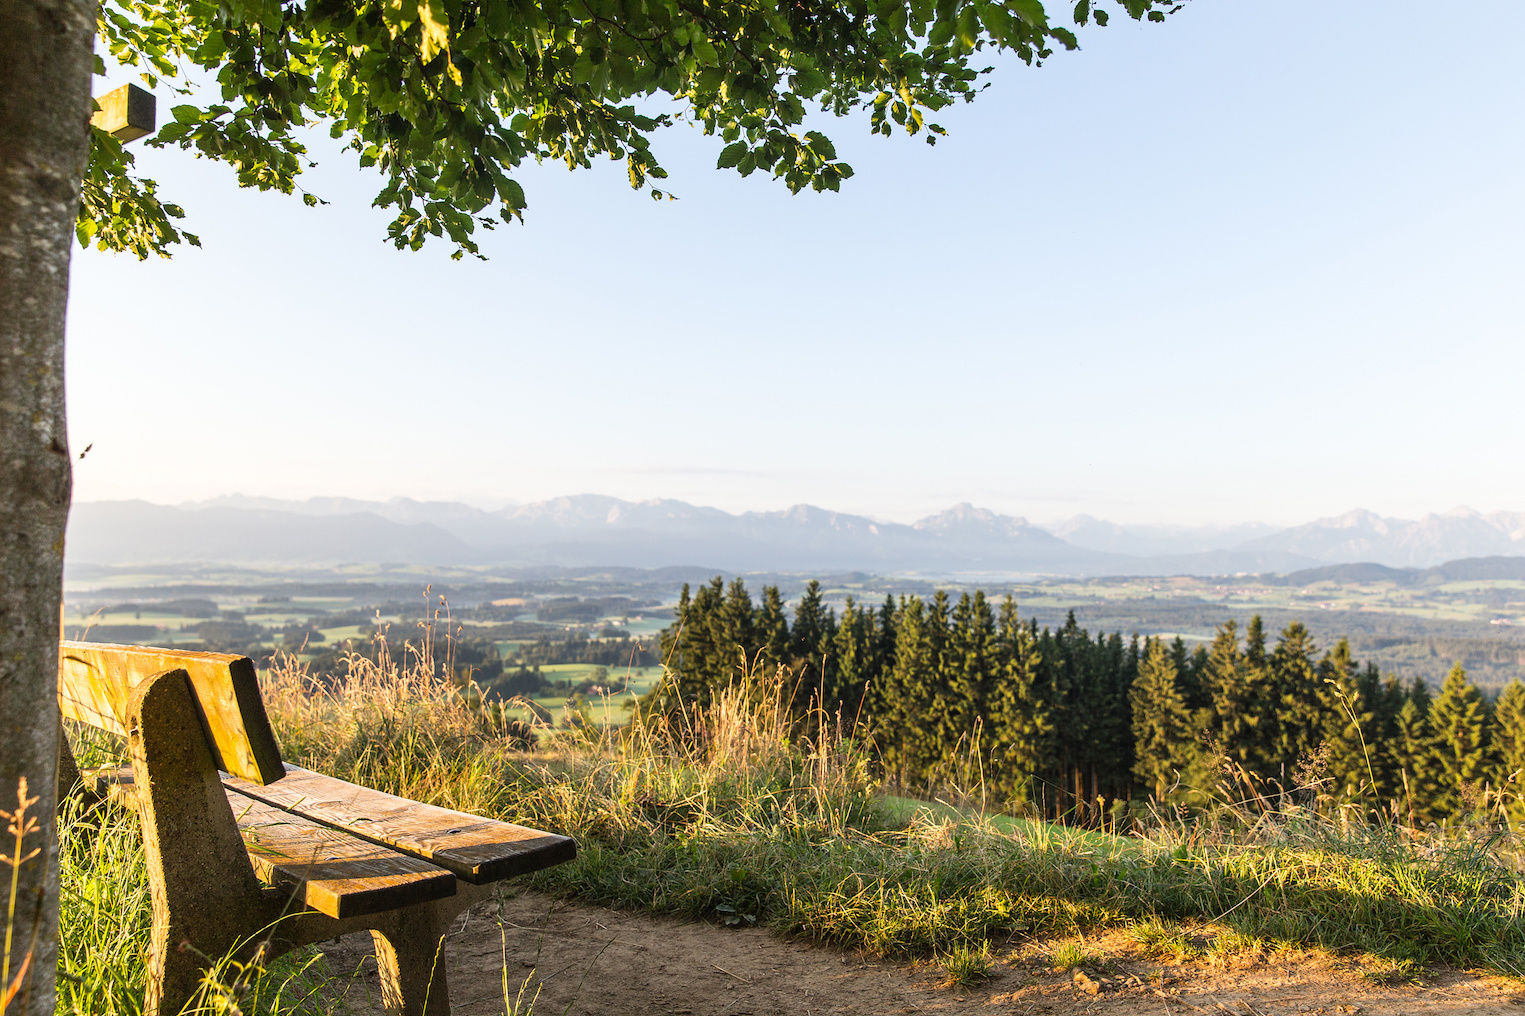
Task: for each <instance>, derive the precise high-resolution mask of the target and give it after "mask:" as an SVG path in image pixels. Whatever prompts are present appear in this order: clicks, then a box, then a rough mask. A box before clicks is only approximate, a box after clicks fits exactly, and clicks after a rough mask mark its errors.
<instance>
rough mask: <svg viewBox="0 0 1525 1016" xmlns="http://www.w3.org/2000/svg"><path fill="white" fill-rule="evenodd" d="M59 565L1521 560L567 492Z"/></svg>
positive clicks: (105, 529)
mask: <svg viewBox="0 0 1525 1016" xmlns="http://www.w3.org/2000/svg"><path fill="white" fill-rule="evenodd" d="M69 555H70V559H71V560H73V561H77V562H83V563H89V564H126V563H170V562H183V563H188V562H207V561H218V562H227V563H271V564H274V563H302V564H319V563H325V562H327V563H344V562H348V563H354V562H362V561H363V562H395V563H400V564H438V565H445V564H451V565H456V564H482V565H486V564H514V565H563V566H567V565H570V566H585V565H608V566H630V567H643V568H649V567H662V566H667V565H702V566H707V567H719V568H724V569H727V570H733V571H768V570H776V571H803V570H811V569H834V570H854V569H861V570H867V571H879V572H885V571H904V572H927V573H953V572H958V573H981V572H1006V573H1013V574H1018V573H1027V574H1052V575H1061V574H1073V575H1099V574H1206V575H1217V574H1233V573H1238V572H1254V573H1282V572H1293V571H1297V570H1299V569H1310V568H1319V567H1322V566H1331V565H1341V564H1353V563H1357V562H1370V563H1372V564H1375V565H1380V566H1383V567H1386V568H1395V569H1414V568H1421V569H1422V568H1429V567H1433V566H1436V565H1440V564H1442V563H1444V562H1446V561H1452V560H1456V559H1460V558H1492V557H1501V558H1502V557H1518V556H1525V512H1502V511H1501V512H1492V513H1489V514H1483V513H1480V512H1476V511H1473V510H1472V509H1470V508H1455V509H1452V510H1451V511H1448V512H1444V513H1439V514H1430V515H1426V516H1424V517H1423V518H1421V519H1418V520H1407V519H1398V518H1390V517H1384V516H1381V515H1378V514H1376V513H1375V512H1371V511H1368V510H1366V509H1361V508H1357V509H1353V510H1351V511H1349V512H1345V513H1343V514H1341V515H1334V516H1327V517H1324V518H1320V519H1315V520H1313V521H1312V522H1308V523H1304V524H1303V525H1300V526H1292V527H1289V528H1286V529H1281V530H1275V529H1273V528H1272V527H1270V526H1267V525H1265V524H1263V523H1247V524H1242V525H1234V526H1158V525H1156V526H1127V525H1121V524H1118V523H1112V522H1107V521H1105V520H1101V519H1096V518H1094V517H1092V516H1089V515H1077V516H1075V517H1073V518H1071V519H1067V520H1064V521H1062V522H1059V523H1054V524H1051V525H1036V524H1034V523H1032V522H1030V521H1029V520H1028V519H1026V518H1024V517H1020V516H1013V515H1004V514H1001V513H998V512H995V511H992V510H990V509H988V508H980V507H977V506H976V505H974V504H972V503H969V502H963V503H960V504H957V505H953V506H952V507H950V508H947V509H945V510H944V511H942V512H938V513H935V514H932V515H928V516H926V517H924V518H921V519H917V520H916V521H914V522H911V523H899V522H887V521H883V520H879V519H873V518H870V517H868V516H863V515H853V514H850V513H845V512H835V511H831V510H829V509H825V508H820V507H818V506H815V505H810V504H797V505H793V506H791V507H789V508H785V509H779V510H774V511H747V512H742V513H740V514H732V513H730V512H726V511H723V510H721V509H719V508H711V507H705V506H701V505H693V504H690V503H688V502H685V501H678V500H675V499H669V498H655V499H648V500H641V501H627V500H623V499H620V498H615V497H610V496H608V495H601V494H574V495H567V496H563V497H558V498H550V499H547V500H544V501H538V502H533V503H528V504H513V505H508V506H506V507H504V508H501V509H498V510H495V511H489V510H486V509H481V508H475V507H472V506H470V505H466V504H462V503H460V502H452V501H416V500H413V499H411V498H403V497H394V498H391V499H388V500H386V501H366V500H360V499H354V498H341V497H315V498H309V499H307V500H305V501H283V500H280V499H274V498H256V497H247V496H245V495H239V494H232V495H226V496H223V497H218V498H212V499H209V500H206V501H201V502H188V503H182V504H179V505H155V504H151V503H149V502H146V501H96V502H83V503H80V504H77V505H75V506H74V510H73V513H72V514H71V517H70V530H69Z"/></svg>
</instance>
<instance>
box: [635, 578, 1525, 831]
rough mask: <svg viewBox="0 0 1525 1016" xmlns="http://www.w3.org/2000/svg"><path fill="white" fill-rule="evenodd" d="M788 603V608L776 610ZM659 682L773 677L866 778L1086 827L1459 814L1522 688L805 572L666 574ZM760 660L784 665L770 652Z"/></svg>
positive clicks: (1507, 740)
mask: <svg viewBox="0 0 1525 1016" xmlns="http://www.w3.org/2000/svg"><path fill="white" fill-rule="evenodd" d="M791 614H792V616H791ZM661 654H662V658H663V659H664V660H665V661H666V662H667V665H668V667H669V670H670V675H671V676H670V678H669V680H668V681H667V682H666V683H665V684H664V685H663V686H662V687H661V688H659V689H658V690H657V691H656V692H654V693H653V695H652V696H650V697H649V698H648V701H647V703H646V708H648V709H651V708H654V709H660V710H669V711H670V710H674V709H678V708H683V707H687V706H691V705H693V704H695V703H698V704H703V703H705V702H706V701H707V699H708V697H709V695H710V694H711V692H712V690H713V689H715V688H717V687H719V686H723V685H725V684H727V683H728V682H731V681H735V680H737V679H738V678H740V677H742V675H743V674H746V673H751V674H753V675H755V674H757V673H758V672H759V668H760V669H761V671H762V672H764V673H768V674H779V673H782V674H783V675H784V679H785V680H787V681H789V682H791V684H792V686H793V689H794V690H793V704H794V709H795V712H796V714H797V716H799V717H800V720H799V723H800V725H801V729H802V730H808V729H809V727H810V725H811V724H812V723H817V724H818V723H822V722H826V723H830V724H833V725H835V726H839V727H840V729H842V730H844V731H854V730H856V731H859V732H860V733H861V736H863V737H865V738H866V739H867V741H868V743H869V746H870V747H871V749H872V750H873V753H874V757H875V758H876V759H877V761H878V764H879V765H880V766H881V768H882V775H883V778H884V779H885V781H886V782H887V783H888V784H889V785H890V786H891V787H894V788H897V789H899V790H901V791H903V792H905V793H911V794H928V793H935V792H938V791H941V790H945V789H948V788H965V789H967V788H969V787H972V786H974V785H976V784H977V785H978V787H979V790H980V792H981V793H982V794H983V795H984V798H985V800H986V802H987V804H989V805H991V806H994V807H999V808H1003V809H1005V810H1009V811H1013V812H1023V813H1028V814H1034V815H1044V816H1047V817H1050V818H1056V819H1061V820H1064V821H1070V822H1078V823H1085V824H1102V823H1105V822H1108V821H1109V820H1116V819H1118V818H1121V817H1123V816H1125V815H1127V814H1128V813H1129V811H1130V809H1132V808H1136V807H1143V806H1146V805H1147V803H1148V802H1149V801H1150V799H1153V800H1154V801H1155V802H1158V803H1160V804H1169V805H1181V806H1186V807H1200V806H1205V805H1207V804H1209V803H1210V802H1211V801H1212V800H1214V799H1215V797H1216V798H1217V799H1220V800H1221V799H1223V798H1224V797H1226V796H1231V797H1233V798H1235V799H1236V800H1237V801H1239V802H1241V803H1243V802H1252V803H1253V802H1261V803H1263V804H1265V805H1266V806H1268V807H1274V806H1275V805H1276V803H1277V801H1278V799H1282V800H1284V799H1285V795H1288V794H1299V795H1307V794H1309V793H1316V794H1318V795H1321V796H1322V797H1323V798H1324V799H1326V800H1327V801H1330V802H1332V803H1333V804H1335V805H1338V806H1355V807H1357V808H1359V809H1360V810H1361V811H1362V812H1364V813H1365V814H1367V815H1369V816H1386V817H1390V818H1392V819H1393V820H1396V821H1400V822H1404V823H1411V824H1424V823H1431V822H1443V821H1449V820H1453V819H1457V818H1460V817H1463V816H1464V815H1466V814H1468V813H1469V812H1471V811H1474V810H1476V809H1477V808H1478V807H1479V806H1480V802H1481V801H1482V799H1483V795H1484V793H1485V792H1486V791H1487V790H1490V789H1491V790H1498V789H1500V788H1504V789H1506V790H1508V791H1511V792H1512V791H1513V790H1514V789H1515V788H1516V786H1517V784H1518V782H1519V780H1518V774H1519V773H1520V771H1521V770H1522V769H1525V685H1522V684H1521V683H1520V682H1518V681H1515V682H1513V683H1511V684H1510V685H1509V686H1508V687H1507V688H1505V689H1504V691H1503V692H1502V693H1501V694H1500V695H1499V696H1498V698H1497V700H1496V701H1489V700H1488V699H1486V698H1485V697H1484V695H1483V694H1482V693H1481V692H1480V691H1479V689H1478V688H1477V687H1476V686H1475V685H1473V684H1472V683H1471V682H1470V681H1469V680H1468V678H1467V674H1466V671H1465V670H1463V669H1462V668H1461V666H1460V665H1459V664H1458V665H1456V666H1454V667H1452V669H1451V671H1450V673H1449V674H1448V675H1447V676H1446V678H1445V681H1444V684H1443V686H1442V687H1441V689H1440V690H1439V692H1438V693H1434V694H1432V693H1431V692H1430V690H1429V689H1428V688H1427V687H1426V685H1425V683H1424V681H1423V680H1422V679H1420V678H1415V679H1413V680H1412V681H1411V682H1408V683H1404V682H1402V681H1400V680H1399V679H1398V678H1396V677H1392V676H1384V675H1383V674H1381V673H1380V672H1379V670H1378V668H1377V667H1376V665H1374V664H1367V665H1365V666H1363V665H1362V664H1361V663H1359V662H1358V661H1357V660H1355V659H1353V658H1352V656H1351V653H1350V649H1349V646H1348V645H1347V644H1346V642H1345V641H1344V640H1343V639H1342V640H1340V641H1339V642H1338V643H1337V644H1335V645H1334V646H1333V647H1330V648H1328V649H1324V650H1320V648H1319V647H1317V646H1315V645H1314V643H1313V640H1312V638H1311V637H1310V635H1309V633H1308V631H1307V629H1306V628H1304V627H1303V625H1302V624H1300V623H1293V624H1290V625H1288V626H1287V627H1286V628H1285V629H1283V630H1282V631H1281V632H1279V633H1276V634H1275V636H1274V638H1273V637H1272V636H1270V635H1268V633H1267V632H1266V631H1265V630H1264V628H1263V626H1262V624H1261V621H1260V618H1259V617H1258V616H1257V617H1253V618H1251V619H1250V620H1249V622H1248V623H1247V624H1245V625H1244V626H1243V627H1241V626H1240V625H1239V623H1238V622H1237V621H1236V620H1233V619H1228V620H1225V621H1224V622H1223V623H1222V624H1221V625H1220V626H1219V627H1218V630H1217V635H1216V637H1215V638H1214V639H1213V640H1212V642H1211V643H1208V644H1202V645H1199V646H1197V647H1196V648H1195V649H1194V650H1188V648H1187V646H1186V644H1185V643H1184V641H1183V640H1182V639H1180V638H1179V637H1177V638H1175V639H1173V640H1169V641H1166V640H1162V639H1159V638H1140V637H1139V636H1138V635H1136V634H1135V635H1132V636H1124V635H1122V634H1121V633H1117V632H1113V633H1110V634H1108V633H1102V632H1098V633H1096V634H1095V635H1092V634H1091V633H1090V632H1088V631H1086V630H1085V629H1084V628H1082V627H1080V626H1079V625H1078V624H1077V623H1076V621H1075V617H1074V615H1073V613H1072V614H1071V615H1070V616H1069V618H1068V620H1067V622H1066V623H1065V624H1064V625H1063V626H1061V627H1059V628H1057V629H1050V628H1048V627H1044V628H1042V629H1040V628H1039V627H1038V626H1037V623H1036V622H1035V621H1032V620H1023V619H1022V618H1021V617H1020V616H1019V615H1018V610H1017V604H1016V603H1015V602H1014V600H1012V599H1011V598H1010V597H1006V598H1005V599H1003V600H1002V601H1001V602H999V603H993V602H992V601H991V600H990V598H988V597H986V596H985V594H984V593H983V592H975V593H973V594H969V593H964V594H961V595H960V596H959V597H958V598H957V599H956V600H954V599H953V598H951V597H950V596H948V595H947V594H945V593H944V592H941V591H939V592H937V593H936V594H935V595H933V596H932V597H930V598H929V599H922V598H920V597H917V596H901V597H899V598H896V597H893V596H892V597H889V598H888V599H886V600H885V602H884V603H883V604H881V605H879V606H878V607H875V606H872V605H868V604H861V603H857V602H854V601H853V600H852V599H851V598H848V599H847V601H846V603H845V605H844V606H843V609H842V612H841V613H840V615H839V614H838V613H837V612H836V610H835V609H834V608H831V607H829V606H827V605H826V604H825V603H824V602H823V600H822V596H821V590H820V586H819V584H818V583H815V582H812V583H810V585H809V586H808V587H807V588H806V591H805V593H804V595H803V596H802V597H801V598H800V600H799V602H798V603H797V604H796V605H795V607H794V609H793V611H792V612H791V611H789V610H788V609H787V607H786V605H785V603H784V600H783V598H782V596H781V595H780V593H779V590H778V588H777V587H775V586H769V587H766V588H764V589H763V591H762V596H761V599H760V600H759V601H755V602H754V600H753V599H752V596H751V594H750V593H749V592H748V591H747V589H746V587H745V585H744V584H743V583H742V581H741V580H740V579H736V580H734V581H732V582H731V583H730V584H729V585H727V584H726V583H725V582H724V581H723V580H722V579H721V578H719V577H717V578H715V579H714V580H712V581H711V582H710V583H709V584H707V585H703V586H700V587H699V588H698V589H697V590H690V588H689V587H688V586H685V587H684V589H683V593H682V596H681V598H680V600H679V604H678V608H677V617H676V619H675V620H674V622H673V624H672V625H671V626H670V627H669V628H667V629H666V630H665V631H664V632H663V635H662V645H661ZM779 668H783V670H782V671H780V669H779Z"/></svg>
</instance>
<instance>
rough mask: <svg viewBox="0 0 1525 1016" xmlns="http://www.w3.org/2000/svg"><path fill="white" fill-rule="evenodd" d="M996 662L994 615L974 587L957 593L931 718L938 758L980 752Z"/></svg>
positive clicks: (951, 760)
mask: <svg viewBox="0 0 1525 1016" xmlns="http://www.w3.org/2000/svg"><path fill="white" fill-rule="evenodd" d="M995 666H996V630H995V617H994V615H993V614H992V613H991V611H990V601H989V600H987V599H985V594H984V593H983V592H980V591H976V592H975V594H974V595H973V596H970V595H969V594H968V593H964V594H963V595H962V596H960V597H959V600H958V603H957V605H955V606H954V608H953V611H952V613H951V614H950V616H949V623H948V649H947V655H946V659H945V665H944V672H943V679H942V681H941V682H939V684H940V687H939V692H940V694H939V695H938V698H937V703H936V707H935V708H936V715H935V716H934V717H933V722H934V723H935V724H936V726H937V731H938V736H939V737H940V739H941V741H942V746H943V763H944V764H945V765H947V766H950V767H951V766H955V765H958V764H961V763H962V762H963V761H965V759H964V758H963V756H964V755H965V754H966V753H968V752H970V751H974V750H979V751H980V753H981V754H982V755H983V750H984V747H985V746H984V745H983V744H980V745H976V742H975V738H976V736H978V737H979V738H980V740H981V741H983V740H984V739H985V738H986V737H987V736H988V734H987V732H986V731H985V730H984V722H985V709H986V699H987V697H988V695H989V685H990V681H991V678H992V677H993V676H994V673H995Z"/></svg>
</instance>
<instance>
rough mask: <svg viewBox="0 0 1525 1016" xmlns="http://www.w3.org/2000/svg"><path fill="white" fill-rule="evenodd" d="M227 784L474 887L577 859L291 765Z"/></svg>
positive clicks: (551, 843) (538, 840) (563, 840)
mask: <svg viewBox="0 0 1525 1016" xmlns="http://www.w3.org/2000/svg"><path fill="white" fill-rule="evenodd" d="M223 785H224V786H226V787H228V788H230V789H231V790H234V791H236V792H237V793H239V794H243V795H245V796H247V797H249V798H251V799H253V800H257V801H261V802H264V803H265V804H268V805H273V806H274V807H277V808H280V809H282V810H284V811H287V812H290V813H291V814H293V815H300V816H302V817H303V818H307V819H311V820H312V821H314V822H319V823H322V824H324V825H328V826H333V827H335V828H338V829H343V830H345V831H346V832H348V833H352V834H353V835H355V836H358V837H361V838H362V839H366V840H369V841H371V842H373V843H377V844H380V845H382V846H386V847H391V848H392V849H394V850H399V851H401V852H403V853H405V854H410V855H412V856H414V857H418V858H422V859H425V860H428V861H432V862H434V863H435V864H437V865H440V866H441V867H444V868H448V869H449V870H450V871H452V872H454V873H455V875H456V877H458V878H460V879H461V880H463V881H465V882H470V883H472V884H473V885H482V884H485V883H488V882H496V881H498V880H499V879H504V878H509V877H511V876H514V875H523V874H526V873H528V872H531V871H538V870H539V869H541V868H548V867H550V866H551V865H553V864H560V863H561V862H563V861H570V860H571V859H572V858H574V857H576V856H577V845H576V843H575V842H574V841H573V840H572V839H571V837H568V836H558V835H556V834H554V833H547V832H541V831H540V830H539V829H529V828H526V827H525V826H520V825H514V824H512V823H509V822H497V821H494V820H492V819H484V818H481V817H480V816H477V815H468V814H466V813H465V812H459V811H451V810H449V809H448V808H438V807H435V806H434V805H429V804H419V803H418V802H416V801H410V800H408V799H407V798H403V797H396V796H394V795H392V794H384V793H382V792H381V791H379V790H371V789H369V788H367V787H360V786H356V785H355V784H353V783H346V782H345V781H344V780H340V779H335V778H334V777H332V776H324V775H323V774H321V773H315V772H313V771H311V770H309V769H303V768H301V767H299V766H293V765H289V764H288V765H286V776H285V777H284V778H283V779H279V780H276V781H275V782H273V783H270V784H267V785H266V786H259V785H258V784H254V783H251V782H249V781H248V780H242V779H239V778H238V777H236V776H225V777H223ZM234 810H235V811H237V807H236V806H235V808H234Z"/></svg>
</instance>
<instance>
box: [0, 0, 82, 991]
mask: <svg viewBox="0 0 1525 1016" xmlns="http://www.w3.org/2000/svg"><path fill="white" fill-rule="evenodd" d="M94 39H95V6H94V4H93V3H92V2H91V0H0V810H4V811H7V812H10V811H14V810H15V808H16V795H17V790H18V786H19V784H20V783H21V781H22V780H23V779H24V780H25V781H26V785H27V788H28V791H27V793H28V796H29V797H33V798H36V799H37V800H36V802H35V803H34V804H32V805H31V807H30V808H28V809H27V814H28V815H29V816H31V817H33V818H35V819H36V822H37V830H36V831H35V832H33V833H32V834H31V835H30V836H28V838H27V846H28V847H29V848H30V847H39V848H41V852H40V853H39V854H38V855H37V856H36V857H35V858H33V859H32V860H31V861H29V862H27V863H26V864H23V865H22V866H21V868H20V872H19V876H20V882H19V888H18V891H17V897H16V900H15V907H16V916H15V926H14V928H13V930H12V938H11V942H12V948H11V962H10V976H11V977H12V978H13V979H14V978H15V976H16V973H17V971H18V970H19V969H20V968H21V965H22V962H23V960H24V959H25V958H26V957H27V956H28V954H30V956H31V961H30V964H29V965H28V967H27V976H26V978H25V979H24V980H23V981H22V986H21V990H20V993H19V994H18V995H17V996H16V999H15V1002H13V1003H12V1006H13V1008H11V1009H10V1010H8V1011H9V1013H10V1014H12V1016H52V1014H53V1006H54V994H55V984H54V978H55V974H54V969H55V966H56V963H57V957H58V844H57V837H56V835H55V822H54V815H55V804H54V802H55V799H56V797H57V788H56V786H55V781H56V779H57V776H56V773H57V766H58V729H59V727H58V691H57V688H58V622H59V606H60V603H61V601H62V598H63V558H64V523H65V521H66V520H67V518H68V512H69V448H68V441H67V435H66V434H65V432H64V311H65V306H66V303H67V300H68V294H69V254H70V248H71V246H72V244H73V231H74V219H75V216H76V214H77V213H78V210H79V190H80V179H81V177H82V176H83V175H84V171H85V161H86V159H87V158H88V156H89V147H90V135H89V127H88V124H89V119H90V77H91V71H92V62H93V45H94ZM11 846H13V844H7V847H8V848H9V847H11ZM0 870H3V871H4V874H6V875H9V874H10V871H9V870H7V869H0ZM8 883H9V879H8V878H7V879H6V884H5V885H4V886H3V887H0V892H6V893H7V895H8V891H9V888H10V887H9V884H8ZM9 902H10V900H9V899H5V898H0V906H4V905H6V904H7V903H9Z"/></svg>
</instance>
